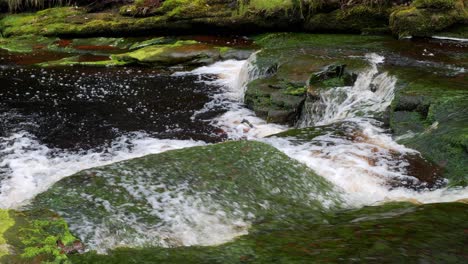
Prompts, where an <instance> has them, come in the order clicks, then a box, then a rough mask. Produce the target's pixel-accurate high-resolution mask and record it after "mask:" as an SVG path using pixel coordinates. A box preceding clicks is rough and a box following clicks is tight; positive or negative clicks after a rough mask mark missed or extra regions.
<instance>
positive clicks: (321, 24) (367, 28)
mask: <svg viewBox="0 0 468 264" xmlns="http://www.w3.org/2000/svg"><path fill="white" fill-rule="evenodd" d="M388 17H389V14H388V12H387V10H382V9H380V8H374V7H371V6H365V5H357V6H354V7H351V8H348V9H338V10H335V11H333V12H331V13H321V14H316V15H312V16H311V17H310V18H309V20H308V21H307V22H306V23H305V28H306V29H307V30H309V31H315V32H327V31H333V32H346V33H372V32H379V33H386V32H388V31H389V29H388Z"/></svg>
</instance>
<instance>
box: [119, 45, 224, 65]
mask: <svg viewBox="0 0 468 264" xmlns="http://www.w3.org/2000/svg"><path fill="white" fill-rule="evenodd" d="M220 58H221V53H220V49H219V48H217V47H214V46H211V45H206V44H200V43H198V42H196V41H191V40H187V41H177V42H176V43H174V44H163V45H152V46H148V47H144V48H141V49H138V50H135V51H132V52H128V53H124V54H117V55H112V59H113V60H115V61H118V62H124V63H150V64H153V65H165V66H171V65H177V64H186V65H200V64H209V63H213V62H215V61H217V60H219V59H220Z"/></svg>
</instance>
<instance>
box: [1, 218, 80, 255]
mask: <svg viewBox="0 0 468 264" xmlns="http://www.w3.org/2000/svg"><path fill="white" fill-rule="evenodd" d="M0 223H1V224H2V225H0V226H1V229H0V230H1V233H0V239H2V241H0V244H3V245H2V246H4V245H5V244H8V248H9V249H10V250H8V251H6V252H2V253H4V254H3V255H0V261H1V262H2V263H35V262H37V261H41V263H70V262H69V261H68V257H67V255H66V254H64V253H63V252H62V249H61V248H59V247H58V245H57V241H61V243H63V244H64V245H65V246H68V245H71V244H72V243H73V242H75V241H77V239H76V238H75V237H74V236H73V235H72V234H71V233H70V231H69V230H68V225H67V223H66V222H65V221H64V220H63V219H61V218H60V217H59V216H57V215H55V214H53V213H51V212H50V211H47V210H45V211H41V210H40V211H24V212H19V211H13V210H0ZM2 242H3V243H2Z"/></svg>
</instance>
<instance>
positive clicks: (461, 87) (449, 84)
mask: <svg viewBox="0 0 468 264" xmlns="http://www.w3.org/2000/svg"><path fill="white" fill-rule="evenodd" d="M393 73H394V74H397V75H398V77H399V82H398V85H399V90H398V93H397V95H396V98H395V100H394V101H393V102H392V113H391V115H390V118H391V119H390V125H391V127H392V129H393V131H394V132H395V133H396V135H397V136H402V137H401V138H400V140H399V142H400V143H403V144H405V145H406V146H409V147H411V148H414V149H416V150H418V151H420V152H421V153H422V154H423V155H424V156H425V157H426V158H428V159H430V160H432V161H434V162H436V163H437V164H438V165H439V166H441V167H443V168H444V177H446V178H448V179H449V180H450V184H451V185H453V186H456V185H462V186H464V185H466V184H467V183H468V179H467V175H468V170H467V167H466V166H465V165H464V164H467V163H468V128H467V127H466V124H467V123H468V119H467V116H468V112H467V109H466V105H467V104H468V91H467V90H466V88H465V87H466V78H464V77H463V74H461V76H458V75H456V76H443V75H442V76H441V75H440V74H437V73H429V72H428V71H423V70H421V69H410V68H405V69H404V70H401V69H400V70H395V71H393Z"/></svg>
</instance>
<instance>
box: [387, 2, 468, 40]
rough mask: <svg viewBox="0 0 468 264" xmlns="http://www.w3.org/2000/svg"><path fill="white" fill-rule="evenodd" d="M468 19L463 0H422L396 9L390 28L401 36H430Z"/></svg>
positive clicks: (467, 10) (392, 15)
mask: <svg viewBox="0 0 468 264" xmlns="http://www.w3.org/2000/svg"><path fill="white" fill-rule="evenodd" d="M467 19H468V9H467V8H466V7H465V3H464V1H463V0H455V1H452V0H450V1H439V0H421V1H415V2H414V3H413V4H412V6H410V7H406V8H401V9H398V10H396V11H394V12H393V13H392V14H391V16H390V28H391V29H392V32H393V33H394V34H395V35H397V36H399V37H400V38H402V37H407V36H417V37H430V36H433V35H434V34H435V33H437V32H440V31H443V30H445V29H448V28H450V27H451V26H454V25H456V24H459V23H462V24H465V23H466V21H467Z"/></svg>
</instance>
